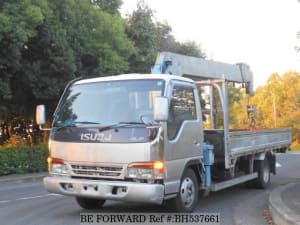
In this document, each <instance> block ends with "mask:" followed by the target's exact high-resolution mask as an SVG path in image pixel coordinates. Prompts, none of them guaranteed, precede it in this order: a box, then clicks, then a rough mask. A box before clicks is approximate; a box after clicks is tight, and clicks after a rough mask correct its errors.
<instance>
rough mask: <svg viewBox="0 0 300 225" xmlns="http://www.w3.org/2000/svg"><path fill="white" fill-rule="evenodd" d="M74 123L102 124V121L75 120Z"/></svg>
mask: <svg viewBox="0 0 300 225" xmlns="http://www.w3.org/2000/svg"><path fill="white" fill-rule="evenodd" d="M74 124H100V123H98V122H91V121H75V122H74Z"/></svg>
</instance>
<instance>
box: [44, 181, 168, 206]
mask: <svg viewBox="0 0 300 225" xmlns="http://www.w3.org/2000/svg"><path fill="white" fill-rule="evenodd" d="M44 186H45V188H46V189H47V190H48V191H49V192H52V193H57V194H63V195H70V196H78V197H87V198H99V199H106V200H117V201H128V202H144V203H155V204H161V203H162V201H163V198H164V185H162V184H145V183H134V182H122V181H106V180H101V181H100V180H85V179H75V178H69V177H45V178H44Z"/></svg>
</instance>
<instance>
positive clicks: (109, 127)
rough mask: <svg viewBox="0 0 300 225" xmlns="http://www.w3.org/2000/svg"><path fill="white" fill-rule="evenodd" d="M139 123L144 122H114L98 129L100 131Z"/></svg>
mask: <svg viewBox="0 0 300 225" xmlns="http://www.w3.org/2000/svg"><path fill="white" fill-rule="evenodd" d="M140 124H143V125H144V123H141V122H119V123H115V124H112V125H108V126H105V127H102V128H100V129H99V131H100V132H101V131H105V130H110V129H114V128H119V127H126V126H130V125H140Z"/></svg>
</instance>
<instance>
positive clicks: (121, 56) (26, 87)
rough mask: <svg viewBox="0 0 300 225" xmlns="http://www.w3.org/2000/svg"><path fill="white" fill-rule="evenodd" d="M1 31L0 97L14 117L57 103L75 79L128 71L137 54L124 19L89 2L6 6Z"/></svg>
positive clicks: (27, 1)
mask: <svg viewBox="0 0 300 225" xmlns="http://www.w3.org/2000/svg"><path fill="white" fill-rule="evenodd" d="M0 25H1V26H0V47H1V49H0V55H1V57H0V74H1V75H2V76H1V77H0V87H1V90H0V96H1V102H2V105H3V103H5V105H6V108H10V112H12V113H14V114H21V113H22V114H30V113H31V112H32V111H33V109H34V105H35V104H37V103H38V102H45V103H47V102H48V103H51V102H53V103H54V102H55V103H56V102H57V100H58V97H59V95H60V93H61V92H62V90H63V88H64V86H65V84H66V83H67V82H68V81H69V80H71V79H73V78H75V77H79V76H84V77H90V76H105V75H111V74H116V73H122V72H125V71H127V69H128V58H129V57H130V55H131V54H132V52H133V50H134V47H133V45H132V43H131V41H130V40H129V39H128V38H127V36H126V34H125V27H124V22H123V19H122V18H121V17H120V15H111V14H109V13H107V12H105V11H103V10H99V9H98V8H97V7H95V6H94V5H93V4H91V2H90V1H88V0H85V1H83V0H61V1H50V0H18V1H15V2H11V1H8V0H7V1H6V3H5V4H3V7H2V9H1V11H0ZM53 107H54V104H52V111H53Z"/></svg>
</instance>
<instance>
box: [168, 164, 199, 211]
mask: <svg viewBox="0 0 300 225" xmlns="http://www.w3.org/2000/svg"><path fill="white" fill-rule="evenodd" d="M198 196H199V185H198V180H197V177H196V175H195V172H194V171H193V170H192V169H190V168H189V169H187V170H186V171H185V172H184V173H183V176H182V179H181V182H180V188H179V192H178V193H177V196H176V197H175V198H174V199H170V200H169V201H168V206H169V208H171V210H172V211H176V212H192V211H193V210H194V209H195V207H196V205H197V203H198Z"/></svg>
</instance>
